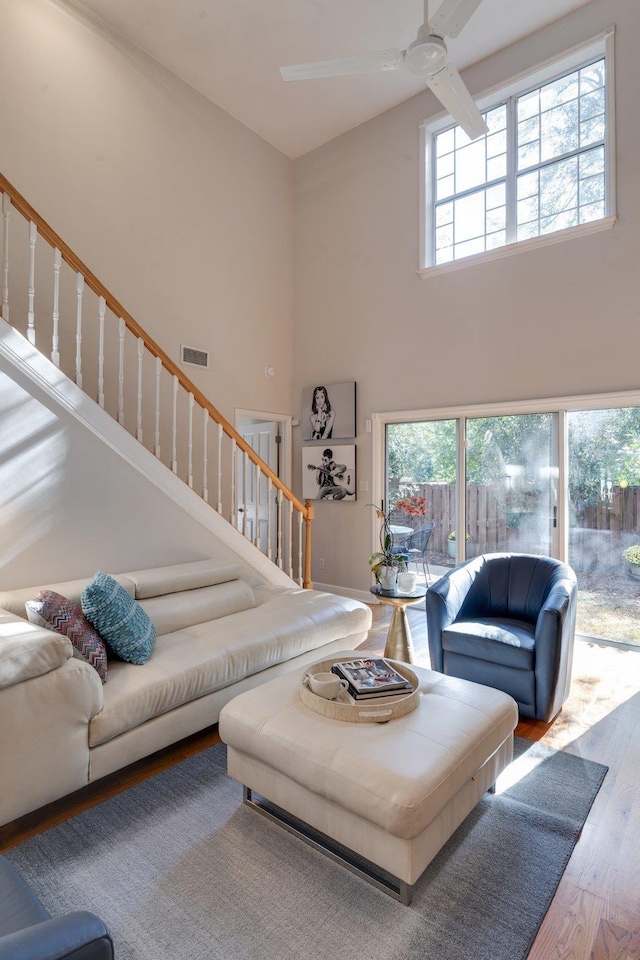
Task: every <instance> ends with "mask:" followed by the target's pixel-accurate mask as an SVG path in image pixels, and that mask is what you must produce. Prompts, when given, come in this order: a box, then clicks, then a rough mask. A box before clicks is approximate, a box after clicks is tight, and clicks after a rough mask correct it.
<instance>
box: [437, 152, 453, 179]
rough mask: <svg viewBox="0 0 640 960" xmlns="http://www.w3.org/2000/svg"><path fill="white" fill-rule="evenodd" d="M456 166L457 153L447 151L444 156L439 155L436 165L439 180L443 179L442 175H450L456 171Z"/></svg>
mask: <svg viewBox="0 0 640 960" xmlns="http://www.w3.org/2000/svg"><path fill="white" fill-rule="evenodd" d="M454 167H455V154H454V153H445V154H444V156H442V157H438V162H437V165H436V177H437V178H438V180H441V179H442V177H449V176H451V174H452V173H453V171H454Z"/></svg>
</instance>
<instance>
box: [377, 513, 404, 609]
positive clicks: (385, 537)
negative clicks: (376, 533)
mask: <svg viewBox="0 0 640 960" xmlns="http://www.w3.org/2000/svg"><path fill="white" fill-rule="evenodd" d="M367 506H369V507H373V509H374V510H375V511H376V516H377V518H378V520H382V524H381V526H380V549H379V550H376V552H375V553H372V554H371V556H370V557H369V566H370V567H371V572H372V573H373V575H374V577H375V578H376V583H379V584H380V586H381V587H382V589H383V590H395V588H396V578H397V575H398V570H406V569H407V565H406V563H405V560H404V557H403V556H402V554H399V553H394V551H393V535H392V533H391V510H390V511H389V512H388V513H385V512H384V510H381V509H380V507H376V505H375V503H369V504H367Z"/></svg>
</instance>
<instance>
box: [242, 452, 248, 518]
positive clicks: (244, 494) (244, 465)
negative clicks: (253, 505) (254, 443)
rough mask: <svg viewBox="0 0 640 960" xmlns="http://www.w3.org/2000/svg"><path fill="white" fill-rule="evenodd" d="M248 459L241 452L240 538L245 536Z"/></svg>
mask: <svg viewBox="0 0 640 960" xmlns="http://www.w3.org/2000/svg"><path fill="white" fill-rule="evenodd" d="M248 467H249V458H248V456H247V454H246V452H245V451H244V450H243V451H242V536H243V537H246V535H247V489H248V486H249V479H248V478H249V470H248Z"/></svg>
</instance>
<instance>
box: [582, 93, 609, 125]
mask: <svg viewBox="0 0 640 960" xmlns="http://www.w3.org/2000/svg"><path fill="white" fill-rule="evenodd" d="M600 115H604V90H602V89H601V90H596V92H595V93H588V94H586V96H584V97H581V99H580V119H581V120H589V119H590V118H591V117H598V116H600Z"/></svg>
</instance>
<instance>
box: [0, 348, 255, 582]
mask: <svg viewBox="0 0 640 960" xmlns="http://www.w3.org/2000/svg"><path fill="white" fill-rule="evenodd" d="M0 411H2V415H1V416H0V585H1V588H2V590H12V589H14V588H15V587H21V586H32V585H35V584H40V583H46V582H49V583H51V582H56V581H64V580H68V579H76V578H79V577H84V576H91V575H92V574H93V573H95V572H96V571H97V570H103V571H105V572H109V573H117V572H122V571H125V570H137V569H138V570H139V569H144V568H146V567H159V566H162V565H163V564H168V563H182V562H185V561H188V560H201V559H205V558H208V557H210V558H213V559H219V560H234V561H237V557H236V556H235V555H234V554H233V553H232V552H231V551H230V550H229V549H227V548H225V547H224V546H222V545H221V544H220V543H219V541H218V540H217V539H216V538H215V537H214V536H213V534H211V533H209V532H208V531H206V530H205V529H204V528H203V527H202V526H201V525H200V524H199V523H197V521H196V520H194V519H193V518H192V517H190V516H189V515H188V514H187V513H185V511H184V510H182V509H180V507H178V506H177V505H176V504H174V503H173V502H172V501H171V500H169V499H168V497H166V496H165V495H164V494H163V493H161V492H160V491H159V490H158V489H157V488H156V487H155V486H154V485H153V484H152V483H150V482H149V481H148V480H146V479H145V477H143V476H142V475H141V474H140V473H138V472H137V471H136V470H135V469H134V468H133V467H132V466H130V465H129V464H127V463H126V462H125V461H124V460H122V459H121V458H120V456H119V455H118V454H117V453H115V452H114V451H112V450H110V449H109V448H108V447H107V446H106V445H105V444H103V443H102V442H101V441H100V440H98V438H97V437H96V436H95V435H94V434H93V433H91V431H90V430H89V429H88V428H86V427H84V426H82V425H81V424H79V423H78V422H77V421H76V420H75V419H74V418H73V417H72V416H71V414H70V413H67V412H66V411H65V410H64V409H62V408H61V407H60V406H59V404H56V403H55V402H53V401H51V400H50V399H48V397H47V395H46V394H45V393H44V392H43V391H42V390H40V389H39V388H38V387H36V386H34V384H33V383H32V382H31V381H29V380H27V379H26V378H25V376H24V374H21V373H20V371H18V370H16V369H15V368H14V367H13V366H12V365H11V364H10V363H8V361H7V360H5V359H4V358H3V357H2V356H0ZM249 579H252V580H254V581H255V580H257V579H259V578H256V577H255V576H254V577H251V575H250V574H249Z"/></svg>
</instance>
